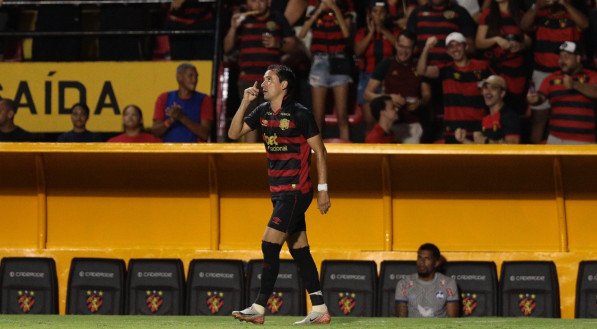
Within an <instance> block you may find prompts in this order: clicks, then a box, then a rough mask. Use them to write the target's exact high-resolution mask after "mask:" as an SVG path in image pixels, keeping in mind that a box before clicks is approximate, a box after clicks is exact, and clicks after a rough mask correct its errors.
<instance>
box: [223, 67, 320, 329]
mask: <svg viewBox="0 0 597 329" xmlns="http://www.w3.org/2000/svg"><path fill="white" fill-rule="evenodd" d="M295 87H296V78H295V75H294V73H293V72H292V70H290V69H289V68H288V67H286V66H283V65H270V66H269V67H268V69H267V71H266V72H265V75H264V76H263V83H262V84H261V88H262V89H263V98H264V99H265V100H266V102H265V103H263V104H261V105H259V106H257V107H256V108H255V109H254V110H253V111H252V112H251V113H249V115H247V116H245V112H246V111H247V108H248V107H249V104H250V103H251V102H252V101H253V100H254V99H255V98H257V95H258V94H259V89H258V86H257V81H256V82H255V83H254V84H253V86H252V87H249V88H247V89H245V92H244V94H243V99H242V101H241V104H240V106H239V108H238V111H237V112H236V114H235V115H234V117H233V118H232V123H231V124H230V129H229V130H228V137H230V138H231V139H238V138H240V137H242V136H243V135H245V134H247V133H248V132H250V131H252V130H255V129H257V128H258V127H261V131H262V133H263V142H264V145H265V150H266V152H267V158H268V162H269V166H268V176H269V184H270V192H271V196H272V204H273V208H274V209H273V212H272V216H271V218H270V220H269V223H268V225H267V227H266V229H265V232H264V234H263V238H262V242H261V250H262V252H263V272H262V275H261V288H260V290H259V294H258V295H257V300H255V302H254V303H253V304H252V305H251V306H249V307H248V308H246V309H244V310H242V311H234V312H232V316H233V317H234V318H236V319H238V320H240V321H247V322H252V323H257V324H263V322H264V320H265V318H264V314H265V306H266V305H267V300H268V299H269V298H270V295H271V294H272V292H273V289H274V285H275V283H276V278H277V277H278V271H279V267H280V249H282V245H283V244H284V242H286V243H287V244H288V248H289V250H290V254H291V255H292V257H293V258H294V260H295V261H296V263H297V265H298V268H299V273H300V276H301V280H303V282H304V285H305V287H306V288H307V291H308V292H309V297H310V299H311V304H312V305H313V309H312V311H311V313H310V314H309V315H308V316H307V317H306V318H305V319H303V320H302V321H298V322H295V324H316V323H329V322H330V320H331V318H330V314H329V312H328V309H327V307H326V305H325V304H324V301H323V294H322V292H321V286H320V283H319V277H318V274H317V268H316V267H315V262H314V261H313V257H312V256H311V251H310V250H309V244H308V242H307V233H306V224H305V211H306V210H307V208H309V205H310V204H311V201H312V200H313V192H312V184H311V179H310V177H309V172H310V159H311V150H313V151H314V153H315V157H316V161H317V176H318V179H319V184H318V185H317V191H318V192H317V193H318V194H317V206H318V208H319V211H320V212H321V213H322V214H325V213H327V212H328V210H329V209H330V198H329V195H328V186H327V183H326V182H327V163H326V150H325V146H324V145H323V141H322V139H321V135H320V133H319V129H318V128H317V124H316V123H315V118H314V117H313V114H312V112H311V111H309V110H307V109H306V108H305V107H304V106H302V105H301V104H299V103H297V102H295V101H293V92H294V90H295Z"/></svg>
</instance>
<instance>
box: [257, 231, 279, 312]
mask: <svg viewBox="0 0 597 329" xmlns="http://www.w3.org/2000/svg"><path fill="white" fill-rule="evenodd" d="M281 249H282V246H281V245H279V244H276V243H271V242H266V241H261V251H262V252H263V268H262V271H261V288H260V289H259V294H258V295H257V300H256V301H255V304H259V305H261V306H263V307H265V306H267V300H268V299H269V297H270V295H271V294H272V292H273V291H274V285H275V284H276V279H277V278H278V272H279V270H280V250H281Z"/></svg>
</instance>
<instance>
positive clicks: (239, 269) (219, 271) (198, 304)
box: [187, 259, 245, 315]
mask: <svg viewBox="0 0 597 329" xmlns="http://www.w3.org/2000/svg"><path fill="white" fill-rule="evenodd" d="M244 266H245V263H244V262H242V261H240V260H215V259H195V260H193V261H191V264H190V266H189V275H188V276H187V281H188V282H187V314H189V315H230V314H231V313H232V311H233V310H239V309H243V308H244V306H245V271H244Z"/></svg>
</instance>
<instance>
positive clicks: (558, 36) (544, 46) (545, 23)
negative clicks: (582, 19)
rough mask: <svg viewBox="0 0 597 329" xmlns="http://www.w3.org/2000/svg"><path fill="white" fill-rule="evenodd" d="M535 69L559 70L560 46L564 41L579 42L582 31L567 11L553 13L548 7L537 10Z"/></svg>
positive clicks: (544, 70) (545, 70)
mask: <svg viewBox="0 0 597 329" xmlns="http://www.w3.org/2000/svg"><path fill="white" fill-rule="evenodd" d="M535 26H536V27H537V29H536V32H535V50H534V59H535V69H537V70H539V71H543V72H554V71H557V70H559V68H560V67H559V64H558V60H559V58H560V55H559V53H560V51H559V49H560V48H559V47H560V45H561V44H562V42H564V41H573V42H576V43H578V42H579V41H580V38H581V31H580V29H579V28H578V26H576V23H574V21H573V20H572V18H570V14H568V12H567V11H565V10H564V11H560V12H558V13H551V12H550V11H549V10H547V9H542V10H538V11H537V17H536V18H535Z"/></svg>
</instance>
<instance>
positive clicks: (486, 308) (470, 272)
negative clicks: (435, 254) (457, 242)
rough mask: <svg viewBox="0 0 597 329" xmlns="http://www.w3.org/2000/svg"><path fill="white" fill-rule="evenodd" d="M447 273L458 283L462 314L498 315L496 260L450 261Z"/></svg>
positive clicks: (446, 269) (447, 264) (446, 268)
mask: <svg viewBox="0 0 597 329" xmlns="http://www.w3.org/2000/svg"><path fill="white" fill-rule="evenodd" d="M445 274H446V275H447V276H450V277H452V278H453V279H454V280H456V284H457V285H458V292H459V293H460V302H461V307H462V309H461V312H460V314H461V316H497V309H498V279H497V270H496V266H495V263H494V262H474V261H460V262H448V263H446V265H445Z"/></svg>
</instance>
